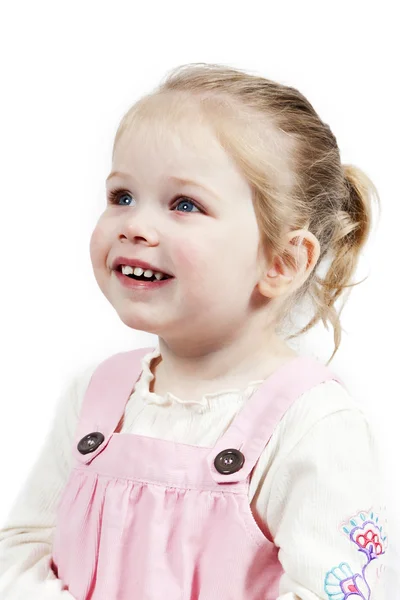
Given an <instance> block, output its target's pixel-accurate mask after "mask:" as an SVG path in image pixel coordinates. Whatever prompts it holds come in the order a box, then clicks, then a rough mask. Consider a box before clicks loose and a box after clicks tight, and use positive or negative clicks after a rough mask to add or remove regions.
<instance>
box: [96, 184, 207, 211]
mask: <svg viewBox="0 0 400 600" xmlns="http://www.w3.org/2000/svg"><path fill="white" fill-rule="evenodd" d="M123 194H128V195H129V196H130V193H129V192H127V191H126V190H124V189H122V188H117V189H115V190H110V191H109V192H108V199H109V201H110V203H111V204H117V202H118V199H119V197H120V195H123ZM181 199H183V200H188V201H189V202H190V203H191V204H193V205H194V206H195V207H196V208H197V209H198V210H199V211H200V212H202V213H204V210H203V209H202V208H201V206H199V205H198V204H197V202H195V201H194V200H192V199H191V198H188V197H187V196H182V195H178V196H175V197H174V199H173V203H174V204H173V206H175V204H176V205H178V204H180V202H182V200H181ZM176 200H180V202H176ZM121 206H122V205H121ZM179 212H187V211H179Z"/></svg>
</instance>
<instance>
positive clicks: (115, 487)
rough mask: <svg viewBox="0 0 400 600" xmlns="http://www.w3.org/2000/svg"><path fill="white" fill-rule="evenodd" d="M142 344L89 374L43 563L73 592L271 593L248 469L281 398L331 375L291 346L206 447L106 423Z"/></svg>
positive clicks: (194, 598)
mask: <svg viewBox="0 0 400 600" xmlns="http://www.w3.org/2000/svg"><path fill="white" fill-rule="evenodd" d="M151 350H153V348H140V349H138V350H133V351H128V352H121V353H118V354H115V355H113V356H111V357H110V358H108V359H106V360H105V361H103V362H102V363H101V364H100V365H99V366H98V367H97V368H96V370H95V372H94V374H93V376H92V378H91V381H90V383H89V386H88V388H87V390H86V394H85V396H84V398H83V404H82V409H81V413H80V418H79V422H78V426H77V431H76V435H75V439H74V445H73V454H74V466H73V469H72V472H71V474H70V477H69V480H68V482H67V485H66V487H65V489H64V491H63V493H62V495H61V498H60V502H59V505H58V510H57V521H56V528H55V532H54V541H53V553H52V561H51V567H52V569H53V571H54V573H55V574H56V575H57V577H58V578H59V579H61V580H62V581H63V584H64V589H67V590H69V592H70V593H71V594H72V595H73V596H74V597H75V598H76V600H164V599H165V600H276V598H277V596H278V595H279V580H280V577H281V575H282V572H283V571H282V567H281V564H280V562H279V560H278V548H277V547H276V546H275V545H274V543H273V542H272V541H271V540H270V539H268V537H267V536H268V534H267V533H266V534H264V533H263V532H262V528H261V526H259V521H258V519H256V518H255V516H253V514H252V511H251V508H250V504H249V498H248V488H249V481H250V476H251V472H252V470H253V468H254V466H255V465H256V463H257V461H258V459H259V457H260V455H261V453H262V451H263V450H264V448H265V446H266V445H267V443H268V441H269V439H270V437H271V435H272V433H273V431H274V429H275V427H276V425H277V424H278V423H279V421H280V420H281V419H282V417H283V415H284V414H285V412H286V411H287V410H288V409H289V408H290V406H291V405H292V404H293V402H294V401H295V400H296V399H297V398H298V397H299V396H300V395H301V394H302V393H304V392H306V391H307V390H308V389H310V388H311V387H314V386H315V385H317V384H319V383H322V382H324V381H328V380H331V379H335V380H337V381H340V380H339V379H338V378H337V377H336V376H335V375H334V374H333V373H332V372H331V371H330V370H329V369H328V368H327V367H325V366H324V365H323V364H322V363H319V361H317V360H316V359H314V358H311V357H305V356H298V357H294V358H293V359H291V360H290V361H289V362H287V363H286V364H285V365H283V366H281V367H280V368H279V369H277V370H276V371H275V372H274V373H273V374H272V375H271V376H269V377H268V378H267V379H266V380H265V381H264V382H263V383H262V384H261V385H260V387H259V388H258V389H257V390H256V391H255V392H254V393H253V395H252V396H251V397H250V398H249V399H248V400H247V401H246V403H245V404H244V405H243V407H242V408H241V409H240V410H239V412H238V413H237V414H236V416H235V418H234V419H233V421H232V423H231V424H230V426H229V427H228V429H227V430H226V432H225V433H224V434H223V435H222V436H221V437H220V438H219V440H218V441H217V442H216V444H215V445H214V447H212V448H205V447H198V446H192V445H190V444H181V443H175V442H172V441H167V440H162V439H157V438H151V437H146V436H142V435H137V434H133V433H118V431H117V430H118V428H119V425H120V423H121V420H122V418H123V415H124V411H125V406H126V403H127V401H128V399H129V397H130V395H131V394H132V391H133V389H134V385H135V383H136V381H137V380H138V378H139V377H140V374H141V371H142V368H141V360H142V358H143V357H144V355H145V354H147V353H148V352H150V351H151ZM340 383H341V382H340Z"/></svg>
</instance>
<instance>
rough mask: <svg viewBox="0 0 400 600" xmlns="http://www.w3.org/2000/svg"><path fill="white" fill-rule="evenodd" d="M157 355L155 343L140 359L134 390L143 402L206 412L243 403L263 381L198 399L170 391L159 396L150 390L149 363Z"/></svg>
mask: <svg viewBox="0 0 400 600" xmlns="http://www.w3.org/2000/svg"><path fill="white" fill-rule="evenodd" d="M159 356H160V348H159V346H158V345H157V347H156V348H155V349H154V350H153V351H152V352H149V353H148V354H146V355H145V356H144V357H143V358H142V361H141V364H142V369H143V371H142V374H141V377H140V379H139V380H138V381H137V382H136V385H135V392H137V393H139V395H140V397H141V399H142V401H143V402H144V403H145V404H158V405H163V406H171V405H175V406H176V407H177V408H178V407H179V408H182V409H183V410H187V409H190V410H192V411H193V410H195V411H196V412H207V411H208V410H212V409H215V408H216V407H217V406H221V405H222V406H225V405H229V406H232V404H238V405H241V404H243V402H244V401H245V400H247V399H248V398H249V397H250V396H251V395H252V394H253V393H254V391H255V390H256V388H257V387H258V386H259V385H260V384H261V383H263V381H264V380H263V379H258V380H255V381H251V382H250V383H249V384H248V386H247V387H246V388H245V389H244V390H243V389H239V388H230V389H224V390H221V391H218V392H211V393H208V394H204V396H203V397H202V398H201V399H200V400H190V399H182V398H178V397H177V396H175V395H174V394H172V393H171V392H167V393H166V394H165V395H164V396H160V395H159V394H156V393H155V392H151V391H150V384H151V382H152V381H153V379H154V375H153V373H152V372H151V369H150V364H151V361H152V360H153V359H155V358H158V357H159Z"/></svg>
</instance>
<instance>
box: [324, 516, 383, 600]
mask: <svg viewBox="0 0 400 600" xmlns="http://www.w3.org/2000/svg"><path fill="white" fill-rule="evenodd" d="M342 531H343V533H344V534H345V535H346V537H348V538H349V540H350V541H351V542H353V543H354V544H355V545H356V546H357V548H358V551H359V552H362V553H363V554H364V555H365V563H364V566H363V568H362V572H361V573H353V572H352V570H351V568H350V566H349V565H348V564H347V563H341V564H340V565H339V566H338V567H334V568H333V569H331V570H330V571H328V573H327V574H326V576H325V586H324V589H325V592H326V594H327V595H328V598H329V600H356V599H357V600H360V599H362V600H370V598H371V589H370V587H369V585H368V581H367V574H366V571H367V568H368V567H369V565H371V564H372V563H373V561H374V560H376V559H378V558H379V557H380V556H382V554H385V550H386V548H387V536H385V535H384V534H383V527H382V526H381V525H380V524H379V517H377V516H376V514H374V513H373V512H371V511H367V512H360V513H358V514H357V515H356V516H354V517H351V519H350V520H349V521H348V522H347V523H345V524H344V525H343V526H342Z"/></svg>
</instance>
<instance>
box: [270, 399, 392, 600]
mask: <svg viewBox="0 0 400 600" xmlns="http://www.w3.org/2000/svg"><path fill="white" fill-rule="evenodd" d="M381 474H382V470H381V459H380V452H379V450H378V447H377V444H376V440H375V437H374V433H373V431H372V428H371V426H370V424H369V422H368V420H367V418H366V416H365V414H364V413H363V412H362V410H361V409H358V408H351V409H343V410H340V411H338V412H335V413H332V414H329V415H327V416H325V417H323V418H322V419H320V420H319V421H317V422H316V423H315V424H314V425H313V426H312V427H311V429H309V430H308V432H307V433H306V434H304V435H303V437H302V438H301V439H300V440H299V442H298V443H297V444H296V445H295V446H294V447H293V448H292V450H291V451H290V452H289V454H288V456H286V457H285V458H284V459H283V461H282V463H281V464H280V466H279V468H278V469H277V471H276V473H275V474H274V478H273V480H272V485H271V493H270V497H269V502H268V505H267V507H266V511H267V514H266V522H267V524H268V527H269V530H270V532H271V534H272V536H273V539H274V543H275V545H276V546H277V547H278V548H279V550H278V556H279V560H280V562H281V564H282V567H283V570H284V574H283V575H282V578H281V581H280V587H279V594H280V595H279V598H278V600H372V599H373V600H384V599H385V598H386V595H385V555H386V552H387V531H386V520H387V519H386V507H385V506H384V505H382V496H383V494H382V486H381V483H382V480H381Z"/></svg>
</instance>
